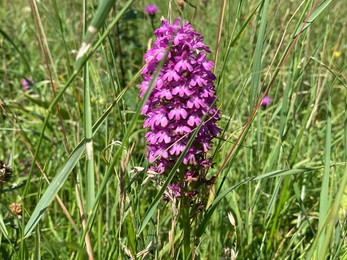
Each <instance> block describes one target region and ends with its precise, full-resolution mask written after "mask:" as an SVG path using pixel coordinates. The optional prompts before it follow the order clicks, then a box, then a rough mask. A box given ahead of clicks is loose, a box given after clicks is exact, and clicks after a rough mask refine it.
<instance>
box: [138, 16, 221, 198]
mask: <svg viewBox="0 0 347 260" xmlns="http://www.w3.org/2000/svg"><path fill="white" fill-rule="evenodd" d="M146 10H147V9H146ZM154 34H155V35H156V36H157V39H156V40H155V42H154V46H153V47H152V49H150V50H148V51H147V53H146V54H145V55H144V59H145V61H146V65H145V67H144V69H143V70H142V72H141V73H142V74H143V82H142V83H141V85H140V86H139V88H140V97H141V98H143V97H144V96H145V95H146V92H147V91H148V89H149V86H150V83H151V80H152V78H153V75H154V73H155V71H156V70H157V67H158V65H159V63H160V61H161V60H162V59H163V58H165V63H164V65H163V67H162V68H161V70H160V72H159V75H158V77H157V79H156V80H155V82H154V85H153V89H152V92H151V94H150V96H149V98H148V100H147V101H146V103H145V105H144V107H143V108H142V111H141V113H142V114H143V115H145V117H146V119H145V121H144V127H146V128H148V129H149V130H148V133H147V134H146V136H145V137H146V142H147V148H148V151H147V159H148V160H149V162H150V163H151V168H150V169H151V170H152V171H155V172H158V173H161V174H168V173H169V172H170V171H171V169H172V167H173V165H174V164H175V163H176V162H177V160H178V158H179V157H180V156H181V154H182V153H183V152H184V150H185V149H186V147H187V143H188V141H189V139H190V137H191V134H192V133H193V132H194V130H195V129H196V128H197V127H200V129H199V131H198V133H197V135H196V137H195V140H194V141H193V144H192V145H191V146H190V147H189V149H188V151H187V153H186V154H185V156H184V159H183V163H182V165H181V166H180V168H179V169H178V172H177V176H175V179H174V182H173V183H171V185H170V186H169V187H168V189H169V190H171V191H172V193H173V195H174V196H175V197H181V195H182V194H193V193H192V192H191V191H192V190H194V187H192V185H193V184H194V183H196V182H197V183H199V184H197V185H198V186H203V185H200V184H204V183H206V182H204V180H205V176H204V175H203V174H202V172H205V173H206V170H207V169H208V168H209V167H211V166H212V165H213V164H212V160H211V158H209V156H208V154H207V152H209V151H210V150H211V149H212V140H213V138H214V137H216V136H217V135H218V134H219V133H220V132H221V129H220V128H219V127H218V126H217V121H218V120H219V119H220V111H219V110H218V109H217V107H216V104H215V100H216V95H215V87H214V85H213V81H214V80H215V79H216V77H215V75H214V74H213V73H212V72H211V69H212V68H213V66H214V64H213V62H211V61H209V60H208V59H207V58H206V54H207V53H209V52H210V50H209V47H208V46H206V45H205V44H204V43H203V42H202V40H203V37H202V36H201V35H200V34H199V33H198V32H196V31H195V30H194V29H193V28H192V27H191V25H190V24H189V23H188V22H185V23H184V25H182V24H181V19H180V18H177V19H176V21H175V22H174V23H173V24H170V23H169V22H168V21H167V20H163V21H162V26H161V27H160V28H159V29H157V30H155V32H154ZM168 48H170V49H169V50H168V55H167V57H165V53H166V51H167V49H168ZM181 189H182V190H181ZM194 194H198V192H196V191H195V190H194ZM186 198H188V197H187V196H186Z"/></svg>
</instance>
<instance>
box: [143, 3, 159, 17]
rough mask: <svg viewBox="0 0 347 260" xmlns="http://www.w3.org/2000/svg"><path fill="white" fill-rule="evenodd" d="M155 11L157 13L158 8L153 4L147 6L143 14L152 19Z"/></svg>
mask: <svg viewBox="0 0 347 260" xmlns="http://www.w3.org/2000/svg"><path fill="white" fill-rule="evenodd" d="M157 11H158V7H157V6H156V5H153V4H149V5H147V6H146V8H145V12H146V13H148V14H149V16H150V17H154V15H155V13H156V12H157Z"/></svg>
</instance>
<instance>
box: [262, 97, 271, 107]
mask: <svg viewBox="0 0 347 260" xmlns="http://www.w3.org/2000/svg"><path fill="white" fill-rule="evenodd" d="M271 103H272V99H271V98H270V97H269V96H266V97H264V99H263V101H262V102H261V106H262V107H263V108H264V109H266V108H267V107H268V106H270V105H271Z"/></svg>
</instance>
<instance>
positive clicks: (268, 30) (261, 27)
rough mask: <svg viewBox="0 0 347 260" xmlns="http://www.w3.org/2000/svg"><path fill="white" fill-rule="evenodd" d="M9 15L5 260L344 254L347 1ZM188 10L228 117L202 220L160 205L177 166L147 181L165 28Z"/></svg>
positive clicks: (72, 8) (4, 55) (81, 5)
mask: <svg viewBox="0 0 347 260" xmlns="http://www.w3.org/2000/svg"><path fill="white" fill-rule="evenodd" d="M178 2H179V1H178ZM149 3H153V4H156V5H157V6H158V7H159V11H158V13H157V14H156V16H155V19H154V20H153V21H151V19H149V17H148V16H147V15H146V14H145V13H144V8H145V6H146V5H147V4H149ZM0 14H1V15H0V21H1V25H2V26H1V27H0V47H1V48H0V55H1V69H0V74H1V78H2V79H3V80H2V81H1V85H0V88H1V95H0V108H1V113H0V122H1V124H0V141H1V145H0V155H2V156H1V157H0V160H2V161H4V162H5V163H6V164H7V165H9V166H11V167H12V179H11V181H10V182H7V183H2V184H1V199H0V203H1V205H2V211H1V215H0V216H1V218H0V229H1V232H0V241H1V243H0V253H1V257H0V258H3V259H55V258H57V259H58V258H59V259H145V258H146V259H193V258H194V259H347V244H346V232H347V231H346V228H345V226H346V210H347V203H346V201H347V197H346V185H347V168H346V163H345V162H346V157H347V143H346V142H347V125H346V122H347V121H346V119H347V109H346V108H347V107H346V105H345V104H346V102H347V95H346V88H347V84H346V81H347V79H346V72H347V69H346V67H347V60H346V51H347V42H346V39H347V38H346V31H345V28H347V21H346V19H345V17H346V15H347V7H346V6H345V4H344V1H338V0H337V1H328V0H326V1H315V0H308V1H297V0H293V1H269V0H263V1H253V0H247V1H217V0H208V1H200V0H190V1H189V2H188V1H187V2H186V3H185V4H184V8H181V7H180V6H179V5H178V4H177V3H176V1H172V2H171V1H159V0H153V2H147V1H135V0H122V1H93V2H90V1H89V2H88V1H83V2H77V1H69V2H62V1H56V0H53V1H51V2H45V1H30V2H23V1H17V0H15V1H12V2H10V1H2V4H1V5H0ZM178 15H180V16H182V17H184V18H185V19H186V20H188V21H189V22H190V23H191V24H192V26H193V28H194V29H195V30H197V31H198V32H199V33H201V34H202V35H203V36H204V42H205V43H206V44H207V45H209V46H210V48H211V51H212V53H211V54H210V55H209V59H211V60H214V62H215V63H216V66H215V74H216V76H217V80H216V81H215V85H216V91H217V96H218V104H217V106H218V108H219V109H221V110H222V120H221V121H220V123H219V126H220V127H221V128H222V134H221V135H220V136H219V137H218V139H217V140H215V142H214V149H213V152H212V154H213V158H214V168H213V169H210V170H209V172H208V178H211V177H213V176H216V181H215V183H214V184H213V185H211V187H210V188H209V189H208V191H206V194H204V197H205V198H206V199H205V201H204V207H203V209H202V210H201V212H200V211H199V210H198V209H197V206H196V205H195V204H194V202H193V201H192V207H191V208H189V209H187V208H185V209H184V208H183V207H180V204H179V203H170V202H166V201H164V200H162V195H163V193H164V191H165V187H166V186H167V185H168V184H169V182H170V178H173V176H174V171H172V173H171V175H169V176H168V177H166V178H164V177H163V176H158V175H156V174H154V173H153V172H151V171H149V170H148V162H147V160H146V157H145V153H146V142H145V139H144V135H145V133H146V129H144V128H143V127H142V124H143V117H142V116H141V115H140V111H141V107H142V105H143V104H144V102H145V100H144V99H139V98H138V95H139V91H138V88H137V87H138V85H139V84H140V82H141V80H142V78H141V76H140V72H141V69H142V68H143V65H144V60H143V55H144V53H145V52H146V50H147V49H148V48H149V47H150V46H151V44H152V42H153V40H154V36H153V26H154V27H155V28H157V27H159V26H160V17H161V16H164V17H169V18H170V19H171V20H174V19H175V18H176V17H177V16H178ZM28 78H31V79H32V80H33V81H34V82H35V83H34V84H33V85H30V89H29V90H24V89H23V87H22V86H21V82H22V80H23V79H28ZM265 96H270V97H271V98H272V100H273V102H272V104H271V105H269V106H267V107H266V108H264V107H263V106H261V103H262V99H263V98H264V97H265ZM180 159H183V157H182V158H180ZM180 159H179V160H178V162H177V167H179V165H180V163H181V160H180ZM0 177H1V176H0ZM177 202H179V200H178V201H177ZM13 203H17V206H18V207H17V211H16V210H14V206H13V205H14V204H13ZM18 208H20V209H21V210H19V209H18ZM183 213H184V214H186V215H182V214H183ZM189 213H190V214H193V215H194V218H191V219H189ZM187 214H188V215H187ZM182 216H183V217H185V219H186V221H184V218H183V221H182ZM187 225H188V229H190V236H189V237H188V238H189V239H188V240H187V238H184V236H186V235H187V234H186V233H185V232H184V231H183V230H187ZM187 241H189V244H188V245H187Z"/></svg>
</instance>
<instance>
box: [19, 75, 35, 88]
mask: <svg viewBox="0 0 347 260" xmlns="http://www.w3.org/2000/svg"><path fill="white" fill-rule="evenodd" d="M32 85H34V81H33V80H32V79H31V78H25V79H23V81H22V86H23V89H24V90H29V89H30V87H31V86H32Z"/></svg>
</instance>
